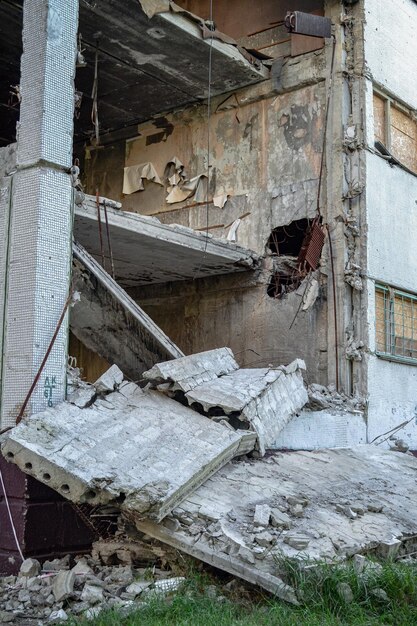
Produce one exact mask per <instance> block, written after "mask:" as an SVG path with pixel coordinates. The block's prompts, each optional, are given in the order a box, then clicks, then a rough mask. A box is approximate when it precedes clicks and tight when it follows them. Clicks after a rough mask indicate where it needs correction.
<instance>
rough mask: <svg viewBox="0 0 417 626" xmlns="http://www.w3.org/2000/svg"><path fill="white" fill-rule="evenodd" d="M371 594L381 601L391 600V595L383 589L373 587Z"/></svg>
mask: <svg viewBox="0 0 417 626" xmlns="http://www.w3.org/2000/svg"><path fill="white" fill-rule="evenodd" d="M371 594H372V595H373V596H374V598H376V599H377V600H379V601H380V602H389V596H388V594H387V592H386V591H384V590H383V589H380V588H378V589H372V591H371Z"/></svg>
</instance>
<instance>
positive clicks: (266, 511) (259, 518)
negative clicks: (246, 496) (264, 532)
mask: <svg viewBox="0 0 417 626" xmlns="http://www.w3.org/2000/svg"><path fill="white" fill-rule="evenodd" d="M270 517H271V507H270V506H268V504H257V505H256V506H255V513H254V516H253V523H254V525H255V526H269V519H270Z"/></svg>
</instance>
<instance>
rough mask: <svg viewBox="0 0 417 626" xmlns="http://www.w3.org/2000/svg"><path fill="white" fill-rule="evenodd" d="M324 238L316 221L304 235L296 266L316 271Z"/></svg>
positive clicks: (322, 231) (321, 229)
mask: <svg viewBox="0 0 417 626" xmlns="http://www.w3.org/2000/svg"><path fill="white" fill-rule="evenodd" d="M324 238H325V235H324V230H323V228H322V226H321V225H320V224H319V222H318V220H315V221H314V222H313V223H312V225H311V227H310V229H309V230H308V232H307V233H306V236H305V238H304V242H303V245H302V246H301V250H300V254H299V256H298V265H299V267H300V268H301V269H305V270H315V269H317V267H318V264H319V261H320V257H321V253H322V250H323V245H324Z"/></svg>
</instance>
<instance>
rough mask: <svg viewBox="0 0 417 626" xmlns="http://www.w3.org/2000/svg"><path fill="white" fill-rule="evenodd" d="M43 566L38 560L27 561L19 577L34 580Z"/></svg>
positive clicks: (24, 562)
mask: <svg viewBox="0 0 417 626" xmlns="http://www.w3.org/2000/svg"><path fill="white" fill-rule="evenodd" d="M40 569H41V564H40V563H39V561H37V560H36V559H25V560H24V561H23V563H22V565H21V566H20V570H19V576H26V577H27V578H32V577H33V576H37V575H38V574H39V572H40Z"/></svg>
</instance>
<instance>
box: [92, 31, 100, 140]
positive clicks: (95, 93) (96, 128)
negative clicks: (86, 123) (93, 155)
mask: <svg viewBox="0 0 417 626" xmlns="http://www.w3.org/2000/svg"><path fill="white" fill-rule="evenodd" d="M91 98H92V100H93V106H92V108H91V121H92V123H93V126H94V134H95V138H96V145H99V143H100V123H99V119H98V41H97V43H96V55H95V61H94V81H93V89H92V92H91Z"/></svg>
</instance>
